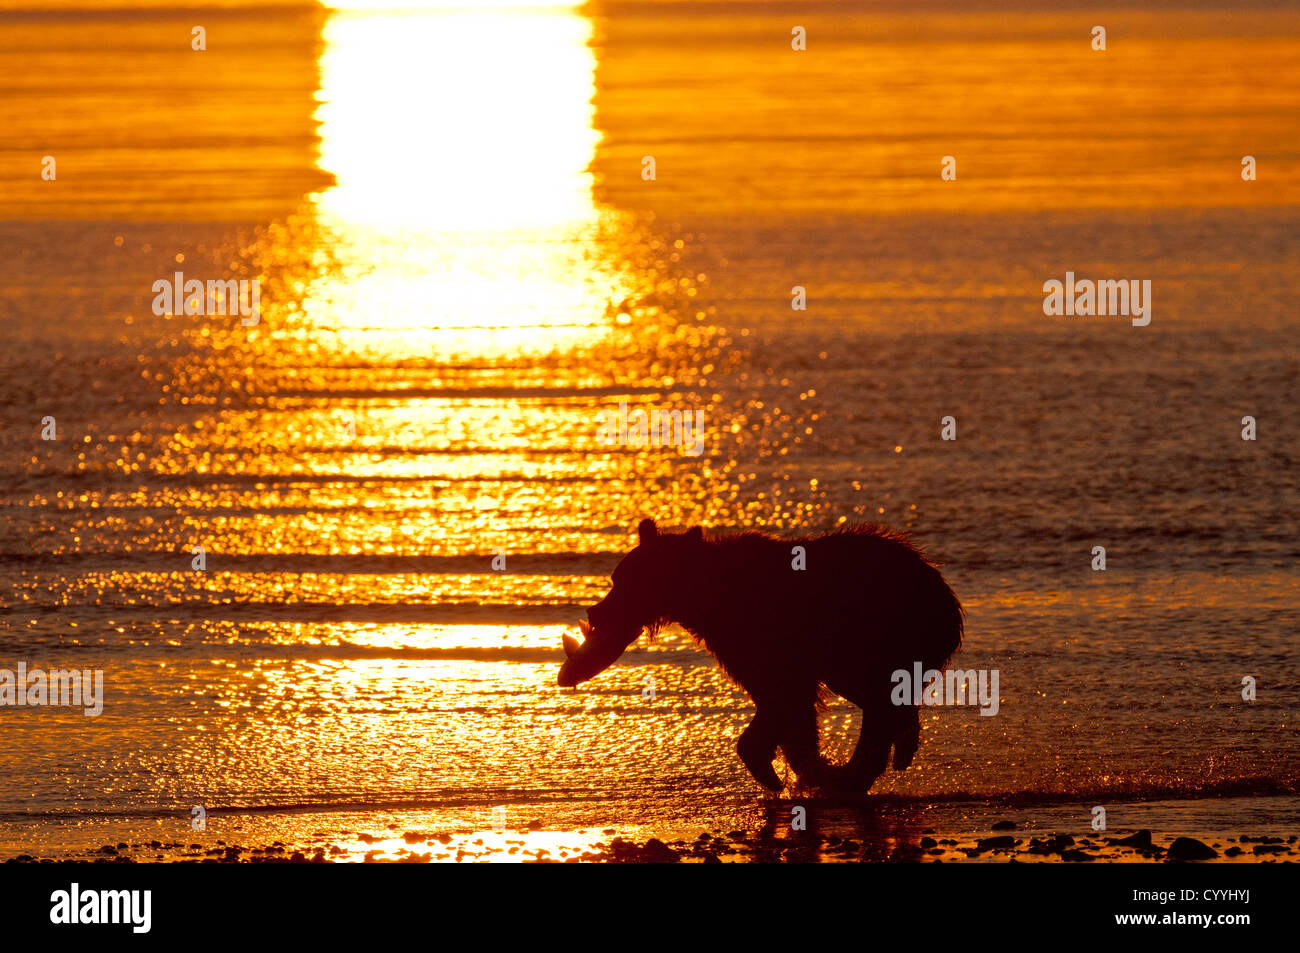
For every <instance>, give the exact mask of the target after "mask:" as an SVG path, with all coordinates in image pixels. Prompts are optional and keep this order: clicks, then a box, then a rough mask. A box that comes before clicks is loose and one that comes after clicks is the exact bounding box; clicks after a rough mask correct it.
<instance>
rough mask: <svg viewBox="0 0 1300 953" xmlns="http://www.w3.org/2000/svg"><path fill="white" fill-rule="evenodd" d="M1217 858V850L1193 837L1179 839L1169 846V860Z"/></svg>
mask: <svg viewBox="0 0 1300 953" xmlns="http://www.w3.org/2000/svg"><path fill="white" fill-rule="evenodd" d="M1218 856H1219V852H1218V851H1217V850H1215V849H1214V848H1213V847H1211V846H1210V845H1209V844H1203V843H1201V842H1200V841H1198V840H1197V839H1196V838H1195V837H1179V838H1177V839H1176V840H1175V841H1174V842H1173V843H1172V844H1170V845H1169V859H1170V860H1209V859H1210V858H1211V857H1218Z"/></svg>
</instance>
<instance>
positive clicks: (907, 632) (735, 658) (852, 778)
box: [559, 519, 964, 792]
mask: <svg viewBox="0 0 1300 953" xmlns="http://www.w3.org/2000/svg"><path fill="white" fill-rule="evenodd" d="M637 534H638V536H639V545H638V546H637V547H636V548H635V549H633V550H632V552H630V553H628V555H627V556H625V557H624V558H623V560H622V561H621V562H620V563H619V564H618V566H617V567H616V568H615V569H614V572H613V574H612V575H611V577H610V578H611V580H612V582H613V584H614V587H613V588H612V589H611V590H610V592H609V594H608V595H606V596H605V598H604V599H602V600H601V601H600V602H599V603H598V604H597V605H595V606H593V607H592V608H590V609H588V610H587V621H585V622H582V623H579V628H581V630H582V632H583V634H584V636H585V640H584V641H583V642H581V643H579V642H578V640H577V639H575V638H573V637H572V636H568V635H566V636H565V637H564V650H565V653H566V655H567V659H566V661H565V662H564V665H563V667H562V668H561V669H560V677H559V683H560V684H561V685H564V686H573V685H577V684H578V683H579V682H584V681H586V680H587V679H589V678H591V677H593V676H595V675H597V674H599V673H600V672H602V671H604V670H605V669H606V668H608V667H609V666H610V665H612V664H613V663H614V662H615V661H616V660H617V659H618V657H619V656H620V655H622V654H623V651H624V649H626V648H627V647H628V646H629V645H630V644H632V643H633V642H634V641H636V639H637V637H638V636H639V635H640V634H641V632H642V631H644V630H649V632H650V634H651V635H652V636H653V635H654V633H655V632H657V631H658V630H659V629H660V628H661V627H662V626H664V625H667V624H669V623H672V622H675V623H677V624H679V625H680V626H682V628H684V629H685V630H686V631H687V632H689V633H690V634H691V635H692V636H694V637H695V638H696V639H698V640H699V641H700V642H701V643H703V645H704V647H705V648H706V649H707V650H708V651H709V652H710V653H712V654H713V656H714V657H715V658H716V659H717V660H718V664H719V665H721V666H722V668H723V670H724V671H726V672H727V674H728V675H730V676H731V677H732V678H733V679H734V680H735V681H736V683H737V684H738V685H740V687H741V688H743V689H744V690H745V691H746V692H747V693H748V694H749V696H750V697H751V698H752V699H753V700H754V705H755V707H756V708H757V712H756V714H755V715H754V719H753V721H751V722H750V723H749V726H748V727H747V728H746V729H745V730H744V732H742V733H741V736H740V740H739V741H738V742H737V744H736V750H737V752H738V753H739V755H740V758H741V760H742V761H743V762H744V763H745V766H746V767H747V768H748V769H749V771H750V773H751V774H753V776H754V777H755V778H756V779H757V780H758V781H759V782H760V783H762V784H763V785H765V786H767V787H768V788H771V789H772V790H780V789H781V787H782V784H781V781H780V779H779V778H778V777H777V774H776V771H775V770H773V768H772V760H773V758H774V757H775V756H776V749H777V747H778V746H779V747H780V748H781V750H782V751H783V752H784V753H785V757H786V760H787V761H788V762H789V763H790V766H791V767H792V768H793V769H794V770H795V773H796V774H797V775H798V777H799V780H800V782H802V783H804V784H809V785H812V786H815V787H823V788H832V789H837V790H845V791H854V792H865V791H866V790H867V789H868V788H870V787H871V785H872V784H873V783H874V782H875V780H876V779H877V778H878V777H879V776H880V775H881V774H882V773H884V770H885V766H886V764H887V763H888V761H889V750H890V748H891V747H892V748H893V750H894V759H893V761H894V768H895V769H896V770H902V769H904V768H906V767H907V766H908V765H909V764H911V763H912V757H913V755H915V754H916V749H917V746H918V745H919V744H920V725H919V723H918V720H917V708H916V706H915V705H912V704H905V705H895V704H894V703H893V702H892V701H891V689H892V688H893V683H892V680H891V677H892V673H894V672H895V671H897V670H900V669H901V670H905V671H908V672H911V671H912V670H913V667H914V664H915V663H918V662H919V663H920V665H921V667H922V670H928V669H936V670H942V669H943V667H944V666H945V665H946V664H947V662H948V660H949V658H951V656H952V654H953V653H954V652H955V651H956V650H957V648H958V647H959V646H960V645H961V640H962V633H963V625H964V620H963V613H962V607H961V604H960V603H959V602H958V601H957V597H956V596H955V595H954V594H953V592H952V590H951V589H950V588H949V587H948V584H947V583H946V582H945V581H944V579H943V576H942V575H941V574H940V573H939V570H938V569H936V568H935V567H934V566H933V565H931V564H930V563H929V562H927V561H926V559H925V557H924V556H923V555H922V554H921V553H920V552H919V551H918V550H917V549H916V548H915V547H914V546H912V544H911V543H910V542H908V540H907V539H906V538H905V537H904V536H902V535H901V534H898V533H894V532H891V531H889V530H887V529H883V528H881V527H877V526H853V527H849V528H846V529H841V530H837V531H835V532H830V533H825V534H823V535H820V536H811V537H802V538H797V539H778V538H776V537H773V536H769V535H767V534H764V533H756V532H748V533H741V534H738V535H734V536H724V537H717V538H713V537H706V536H705V535H704V531H703V530H702V529H700V527H698V526H696V527H693V528H691V529H689V530H687V531H686V532H684V533H661V532H659V529H658V527H657V526H656V525H655V522H654V520H650V519H647V520H642V521H641V524H640V525H639V526H638V527H637ZM796 547H801V549H796ZM825 689H829V690H830V691H832V692H834V693H835V694H837V695H840V696H841V697H843V698H846V699H848V700H849V701H850V702H852V703H853V704H855V705H857V706H859V707H860V708H861V709H862V731H861V734H860V736H859V738H858V743H857V746H856V748H855V749H854V752H853V756H852V757H851V758H850V759H849V761H848V763H847V764H843V765H833V764H829V763H827V762H826V761H825V759H823V757H822V755H821V751H820V748H819V744H818V725H817V717H818V711H819V707H820V702H821V700H822V698H823V692H824V690H825Z"/></svg>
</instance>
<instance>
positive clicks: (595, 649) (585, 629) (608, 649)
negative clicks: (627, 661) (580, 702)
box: [558, 619, 627, 688]
mask: <svg viewBox="0 0 1300 953" xmlns="http://www.w3.org/2000/svg"><path fill="white" fill-rule="evenodd" d="M578 630H579V631H580V632H581V633H582V637H583V640H584V641H582V642H579V641H578V640H577V639H575V638H574V637H573V636H571V635H569V634H567V633H566V634H565V635H564V637H563V639H562V640H561V641H562V642H563V643H564V655H565V659H564V664H563V665H562V666H561V667H560V677H559V679H558V681H559V683H560V685H562V686H564V687H565V688H572V687H573V686H574V685H577V684H578V683H579V682H585V681H586V680H587V679H589V678H592V677H594V676H596V675H599V674H600V673H601V672H603V671H604V670H605V669H607V668H609V666H611V665H613V664H614V663H615V662H616V661H618V657H619V656H620V655H622V654H623V650H624V649H625V648H626V647H627V646H626V644H622V643H620V642H619V640H618V639H605V638H600V637H596V630H595V629H594V628H593V627H592V625H591V623H590V622H588V621H587V620H586V619H580V620H578Z"/></svg>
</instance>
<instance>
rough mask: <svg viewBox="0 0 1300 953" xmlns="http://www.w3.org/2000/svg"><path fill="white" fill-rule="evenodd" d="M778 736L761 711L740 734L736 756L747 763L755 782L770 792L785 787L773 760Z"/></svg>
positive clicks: (769, 720)
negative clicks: (773, 765)
mask: <svg viewBox="0 0 1300 953" xmlns="http://www.w3.org/2000/svg"><path fill="white" fill-rule="evenodd" d="M776 745H777V734H776V730H775V725H774V723H773V722H772V720H771V718H770V717H764V715H763V712H762V711H759V712H758V714H756V715H754V720H753V721H751V722H750V723H749V725H748V727H746V728H745V730H744V731H742V732H741V733H740V738H739V740H737V741H736V754H738V755H740V760H741V761H743V762H744V763H745V767H746V768H748V769H749V773H750V774H752V775H753V776H754V780H755V781H757V782H758V783H759V784H761V785H763V787H765V788H767V789H768V790H770V791H779V790H781V788H782V787H783V785H782V784H781V779H780V778H778V777H777V776H776V770H775V769H774V768H773V767H772V759H773V758H775V757H776Z"/></svg>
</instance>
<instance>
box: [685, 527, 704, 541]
mask: <svg viewBox="0 0 1300 953" xmlns="http://www.w3.org/2000/svg"><path fill="white" fill-rule="evenodd" d="M686 541H687V542H688V543H702V542H704V528H703V527H701V526H692V527H691V528H690V529H688V530H687V531H686Z"/></svg>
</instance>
